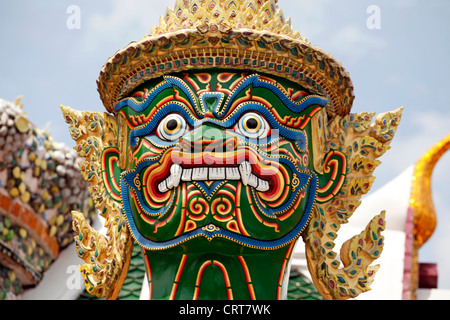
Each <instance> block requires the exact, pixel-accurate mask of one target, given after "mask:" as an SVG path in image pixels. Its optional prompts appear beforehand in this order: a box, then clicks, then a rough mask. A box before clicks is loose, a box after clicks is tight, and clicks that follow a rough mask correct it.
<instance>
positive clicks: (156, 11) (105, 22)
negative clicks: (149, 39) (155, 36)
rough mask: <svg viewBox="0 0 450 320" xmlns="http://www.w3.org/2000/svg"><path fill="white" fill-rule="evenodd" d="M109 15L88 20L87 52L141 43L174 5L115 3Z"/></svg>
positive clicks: (133, 1)
mask: <svg viewBox="0 0 450 320" xmlns="http://www.w3.org/2000/svg"><path fill="white" fill-rule="evenodd" d="M110 3H111V5H110V8H111V11H110V13H109V14H95V15H92V16H91V17H90V18H89V21H88V28H89V33H88V35H87V39H86V49H87V50H88V51H94V50H96V49H97V48H98V47H99V46H102V45H107V46H111V45H113V46H115V47H116V49H120V48H121V47H118V46H122V47H123V46H125V45H127V44H128V43H129V42H131V41H133V40H140V39H141V38H142V37H143V36H144V35H146V34H148V33H150V31H151V29H152V27H153V26H154V25H156V24H158V23H159V18H160V16H161V15H163V14H164V13H165V11H166V8H167V7H168V6H172V5H173V3H172V1H167V0H166V1H157V0H147V1H144V0H127V1H123V0H113V1H111V2H110Z"/></svg>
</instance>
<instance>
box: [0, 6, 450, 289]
mask: <svg viewBox="0 0 450 320" xmlns="http://www.w3.org/2000/svg"><path fill="white" fill-rule="evenodd" d="M173 3H174V1H173V0H127V1H124V0H109V1H106V0H95V1H87V0H78V1H76V2H74V1H66V0H42V1H37V0H16V1H1V2H0V98H3V99H6V100H9V101H13V100H14V99H15V98H16V97H17V96H22V95H23V96H24V98H23V100H22V101H23V103H24V104H25V111H26V112H27V113H28V115H29V118H30V119H31V120H32V122H34V123H35V124H36V125H37V126H38V127H40V128H44V127H45V126H46V125H47V124H49V130H50V131H51V132H52V134H53V137H54V139H55V140H56V141H60V142H64V143H66V144H68V145H71V146H72V145H74V143H73V142H72V140H71V139H70V136H69V133H68V128H67V125H66V124H65V122H64V121H63V118H62V115H61V112H60V109H59V105H60V104H64V105H68V106H71V107H73V108H75V109H78V110H93V111H103V110H104V109H103V107H102V105H101V101H100V99H99V96H98V93H97V86H96V79H97V77H98V74H99V72H100V69H101V67H102V66H103V64H104V63H105V62H106V60H107V59H108V58H109V57H110V56H112V55H113V54H114V53H115V52H116V51H117V50H118V49H121V48H122V47H124V46H125V45H127V44H128V43H129V42H131V41H133V40H139V39H141V38H142V37H143V36H144V35H145V34H147V33H149V32H150V30H151V28H152V26H153V25H155V24H157V23H158V21H159V16H160V15H161V14H162V13H163V12H164V11H165V8H166V7H168V6H172V5H173ZM70 5H77V6H78V7H79V8H80V18H81V20H80V29H73V30H71V29H69V28H67V25H66V21H67V19H68V18H69V16H70V14H68V13H67V12H66V11H67V8H68V7H69V6H70ZM279 5H280V7H281V8H282V9H283V11H284V13H285V15H286V16H290V17H291V18H292V25H293V27H294V29H296V30H298V31H299V32H300V34H301V35H302V37H306V38H307V39H308V40H309V41H310V42H311V43H312V44H314V45H317V46H319V47H321V48H322V49H324V50H325V51H327V52H330V53H331V54H333V55H334V56H335V58H336V59H338V60H339V61H341V63H342V64H343V65H344V67H345V68H346V69H347V71H349V72H350V75H351V77H352V80H353V84H354V87H355V95H356V99H355V102H354V106H353V109H352V112H355V113H356V112H368V111H370V112H376V113H377V114H378V113H382V112H387V111H391V110H394V109H397V108H398V107H400V106H404V108H405V109H404V115H403V119H402V123H401V125H400V127H399V129H398V132H397V135H396V137H395V139H394V142H393V143H392V149H391V150H390V151H389V152H388V153H386V155H384V156H383V157H382V158H381V161H382V162H383V164H382V165H381V166H380V167H379V168H377V170H376V171H375V175H376V176H377V180H376V182H375V184H374V186H373V190H376V189H378V188H379V187H381V186H382V185H384V184H385V183H387V182H388V181H390V180H391V179H393V178H394V177H395V176H397V175H398V174H399V173H400V172H402V171H403V170H404V169H406V168H407V167H408V166H409V165H412V164H414V163H415V162H416V161H417V160H418V159H419V157H420V156H421V155H422V154H423V153H425V152H426V151H427V150H428V149H429V148H430V147H432V146H433V144H434V143H436V142H438V141H439V140H440V139H442V138H443V137H444V136H446V135H447V134H449V133H450V125H449V124H450V103H449V101H450V76H449V75H450V64H449V63H448V60H447V59H448V58H449V57H450V36H449V32H450V19H448V17H450V1H448V0H428V1H424V0H422V1H419V0H383V1H376V0H371V1H366V0H341V1H337V0H279ZM371 5H376V6H378V8H379V10H380V11H379V12H380V25H379V27H380V28H379V29H370V28H368V27H367V20H368V19H369V18H370V16H371V14H370V13H368V12H367V9H368V8H369V7H370V6H371ZM448 181H450V156H449V155H445V156H444V157H443V158H442V159H441V160H440V162H439V163H438V165H437V167H436V170H435V173H434V175H433V183H432V187H433V190H434V202H435V207H436V210H437V214H438V227H437V229H436V232H435V234H434V235H433V237H432V238H431V239H430V241H429V242H428V243H426V244H425V246H424V247H423V248H422V249H421V251H420V261H421V262H437V263H438V265H439V271H440V278H439V286H440V287H441V288H448V289H450V276H447V275H446V273H445V271H446V270H448V269H450V257H448V255H447V252H448V247H447V244H449V243H450V214H449V213H450V212H449V211H450V210H449V206H450V201H449V199H448V187H447V184H448ZM374 214H375V213H374Z"/></svg>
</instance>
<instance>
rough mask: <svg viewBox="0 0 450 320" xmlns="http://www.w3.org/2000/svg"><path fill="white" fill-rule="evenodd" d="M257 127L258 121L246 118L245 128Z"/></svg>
mask: <svg viewBox="0 0 450 320" xmlns="http://www.w3.org/2000/svg"><path fill="white" fill-rule="evenodd" d="M257 127H258V121H257V120H256V119H253V118H251V119H248V120H247V128H249V129H256V128H257Z"/></svg>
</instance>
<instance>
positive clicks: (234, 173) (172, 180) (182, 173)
mask: <svg viewBox="0 0 450 320" xmlns="http://www.w3.org/2000/svg"><path fill="white" fill-rule="evenodd" d="M212 180H241V181H242V183H243V184H244V185H246V186H251V187H253V188H256V190H257V191H260V192H266V191H267V190H269V182H267V181H266V180H263V179H260V178H258V177H257V176H255V175H254V174H253V173H252V166H251V164H250V162H247V161H244V162H242V163H241V164H240V165H239V167H212V168H207V167H206V168H205V167H199V168H192V169H183V168H182V167H181V166H180V165H179V164H173V165H172V167H171V168H170V176H169V177H168V178H166V179H165V180H164V181H163V182H161V183H160V184H159V185H158V189H159V191H160V192H161V193H164V192H167V191H169V190H171V189H173V188H176V187H178V186H179V184H180V181H185V182H187V181H212Z"/></svg>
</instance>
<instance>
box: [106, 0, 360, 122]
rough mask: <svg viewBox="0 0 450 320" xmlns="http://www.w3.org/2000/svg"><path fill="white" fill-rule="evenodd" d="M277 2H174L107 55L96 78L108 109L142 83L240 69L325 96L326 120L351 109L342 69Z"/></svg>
mask: <svg viewBox="0 0 450 320" xmlns="http://www.w3.org/2000/svg"><path fill="white" fill-rule="evenodd" d="M277 2H278V1H277V0H176V2H175V6H174V7H173V8H168V9H167V11H166V13H165V14H164V15H163V16H162V17H161V19H160V23H159V25H157V26H155V27H153V29H152V31H151V33H150V34H148V35H146V36H145V37H144V38H142V39H141V40H140V41H136V42H132V43H130V44H129V45H128V46H127V47H125V48H124V49H122V50H119V51H118V52H117V53H116V54H115V55H114V56H113V57H111V58H110V59H109V60H108V61H107V63H106V64H105V66H104V67H103V68H102V70H101V72H100V76H99V78H98V80H97V85H98V91H99V93H100V97H101V99H102V101H103V104H104V105H105V107H106V109H107V110H108V111H109V112H112V113H114V112H115V111H114V105H115V104H116V103H117V102H118V101H119V100H120V99H122V98H124V97H126V95H127V94H129V93H130V92H131V91H133V90H134V89H135V88H136V87H137V86H138V85H140V84H142V83H143V82H145V81H147V80H149V79H153V78H157V77H160V76H164V75H166V74H170V73H174V72H180V71H185V70H195V69H208V68H228V69H246V70H253V71H259V72H263V73H268V74H272V75H277V76H281V77H284V78H287V79H289V80H291V81H294V82H297V83H300V84H301V85H302V86H304V87H306V88H307V89H309V90H310V91H311V92H313V93H315V94H321V95H324V96H325V97H327V98H329V100H330V103H329V104H328V106H327V112H328V114H329V115H330V117H334V116H335V115H341V116H343V115H346V114H348V113H349V112H350V109H351V106H352V103H353V100H354V94H353V85H352V82H351V79H350V76H349V74H348V72H346V71H345V69H344V68H343V67H342V65H341V64H340V63H339V62H338V61H336V60H335V59H334V58H333V57H332V56H331V55H330V54H328V53H326V52H324V51H323V50H322V49H320V48H319V47H316V46H313V45H311V44H310V43H309V42H307V41H306V40H304V39H302V38H301V37H300V34H299V33H298V32H296V31H293V29H292V27H291V24H290V19H285V18H284V15H283V12H282V10H281V9H280V8H279V7H278V4H277Z"/></svg>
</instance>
